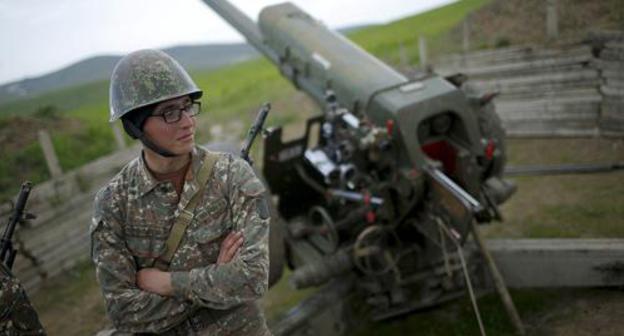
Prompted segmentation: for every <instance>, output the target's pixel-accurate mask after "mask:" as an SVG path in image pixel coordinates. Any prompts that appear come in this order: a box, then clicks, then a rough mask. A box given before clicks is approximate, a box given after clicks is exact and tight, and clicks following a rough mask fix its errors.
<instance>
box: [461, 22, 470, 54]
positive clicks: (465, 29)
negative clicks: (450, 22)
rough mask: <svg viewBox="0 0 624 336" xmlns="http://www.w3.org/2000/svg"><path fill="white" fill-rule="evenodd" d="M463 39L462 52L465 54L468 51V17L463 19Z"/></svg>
mask: <svg viewBox="0 0 624 336" xmlns="http://www.w3.org/2000/svg"><path fill="white" fill-rule="evenodd" d="M462 30H463V39H462V51H463V52H465V53H467V52H468V50H470V23H469V22H468V17H467V18H466V19H464V24H463V29H462Z"/></svg>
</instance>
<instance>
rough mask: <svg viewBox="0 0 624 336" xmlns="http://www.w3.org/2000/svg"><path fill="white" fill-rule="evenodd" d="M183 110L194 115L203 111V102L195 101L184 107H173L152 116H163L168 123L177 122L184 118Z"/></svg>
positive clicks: (189, 114)
mask: <svg viewBox="0 0 624 336" xmlns="http://www.w3.org/2000/svg"><path fill="white" fill-rule="evenodd" d="M182 112H186V115H188V116H189V117H194V116H196V115H198V114H199V112H201V103H200V102H198V101H194V102H192V103H190V104H188V105H185V106H184V107H182V108H176V107H172V108H169V109H167V110H165V111H164V112H160V113H158V114H152V115H151V116H150V117H162V118H163V120H164V121H165V122H166V123H167V124H175V123H177V122H178V121H180V119H182Z"/></svg>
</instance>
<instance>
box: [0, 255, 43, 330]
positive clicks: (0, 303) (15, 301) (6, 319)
mask: <svg viewBox="0 0 624 336" xmlns="http://www.w3.org/2000/svg"><path fill="white" fill-rule="evenodd" d="M0 335H6V336H14V335H15V336H20V335H45V331H44V330H43V327H42V326H41V322H39V316H37V312H36V311H35V310H34V309H33V307H32V305H31V304H30V301H29V300H28V297H27V296H26V292H25V291H24V288H23V287H22V285H21V284H20V282H19V280H17V278H15V277H14V276H13V274H11V271H9V269H8V268H7V267H5V266H4V264H3V263H1V262H0Z"/></svg>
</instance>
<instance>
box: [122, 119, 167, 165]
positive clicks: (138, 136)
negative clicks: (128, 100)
mask: <svg viewBox="0 0 624 336" xmlns="http://www.w3.org/2000/svg"><path fill="white" fill-rule="evenodd" d="M125 126H126V127H128V128H129V129H130V131H131V132H132V135H133V136H134V137H135V139H139V140H141V142H142V143H143V145H145V147H147V148H149V149H151V150H152V151H154V152H155V153H157V154H159V155H161V156H164V157H174V156H177V155H175V154H174V153H172V152H170V151H168V150H166V149H164V148H161V147H159V146H157V145H156V144H155V143H153V142H152V141H151V140H150V139H148V138H147V136H146V135H145V133H144V132H143V131H141V130H140V129H138V128H137V127H136V126H135V125H134V123H132V122H128V123H125Z"/></svg>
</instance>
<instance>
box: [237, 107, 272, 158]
mask: <svg viewBox="0 0 624 336" xmlns="http://www.w3.org/2000/svg"><path fill="white" fill-rule="evenodd" d="M270 110H271V104H270V103H264V104H262V107H261V108H260V111H258V114H257V115H256V120H255V121H254V123H253V125H251V127H250V128H249V132H248V133H247V137H246V138H245V142H244V143H243V148H242V149H241V157H242V158H243V159H244V160H246V161H247V162H249V164H252V162H251V160H250V158H249V151H250V150H251V145H253V142H254V140H255V139H256V136H258V133H260V132H261V131H262V127H263V125H264V121H265V120H266V118H267V115H268V114H269V111H270Z"/></svg>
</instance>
